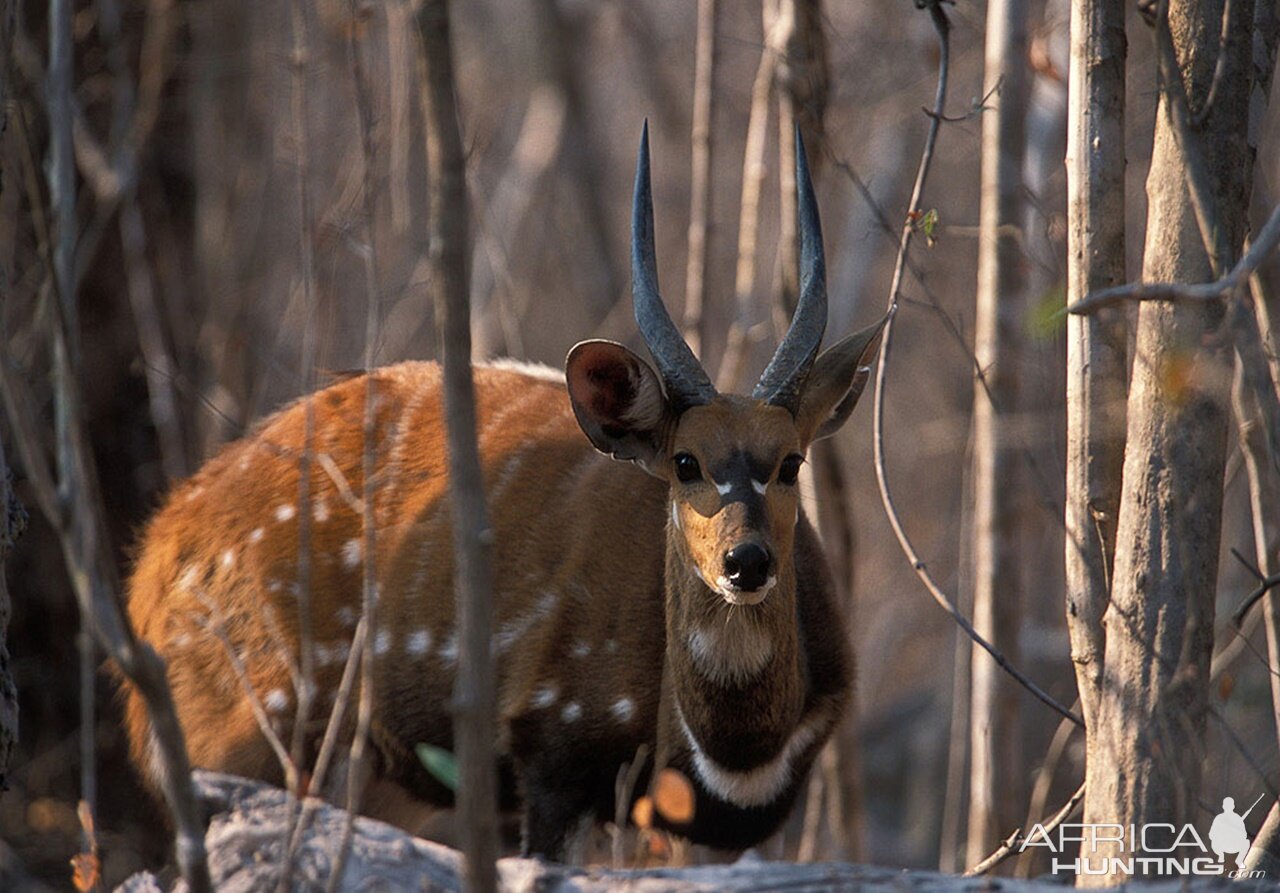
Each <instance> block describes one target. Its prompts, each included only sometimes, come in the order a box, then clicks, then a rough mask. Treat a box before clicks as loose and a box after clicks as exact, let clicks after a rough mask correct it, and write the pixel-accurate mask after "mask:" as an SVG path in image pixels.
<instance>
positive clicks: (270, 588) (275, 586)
mask: <svg viewBox="0 0 1280 893" xmlns="http://www.w3.org/2000/svg"><path fill="white" fill-rule="evenodd" d="M283 588H284V584H283V583H281V582H280V581H279V580H268V581H267V592H279V591H280V590H281V589H283Z"/></svg>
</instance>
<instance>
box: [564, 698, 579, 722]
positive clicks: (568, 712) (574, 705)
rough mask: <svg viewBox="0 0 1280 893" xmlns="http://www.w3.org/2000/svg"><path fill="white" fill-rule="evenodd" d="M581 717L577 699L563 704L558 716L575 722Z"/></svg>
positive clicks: (566, 720)
mask: <svg viewBox="0 0 1280 893" xmlns="http://www.w3.org/2000/svg"><path fill="white" fill-rule="evenodd" d="M581 717H582V705H581V704H579V703H578V702H577V701H570V702H569V703H567V704H565V705H564V709H563V710H561V711H560V718H561V719H563V720H564V721H565V722H577V721H578V720H579V719H580V718H581Z"/></svg>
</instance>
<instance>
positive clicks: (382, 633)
mask: <svg viewBox="0 0 1280 893" xmlns="http://www.w3.org/2000/svg"><path fill="white" fill-rule="evenodd" d="M390 650H391V631H390V630H385V629H380V630H378V635H377V636H375V637H374V639H373V653H374V654H378V655H382V654H386V653H387V652H388V651H390Z"/></svg>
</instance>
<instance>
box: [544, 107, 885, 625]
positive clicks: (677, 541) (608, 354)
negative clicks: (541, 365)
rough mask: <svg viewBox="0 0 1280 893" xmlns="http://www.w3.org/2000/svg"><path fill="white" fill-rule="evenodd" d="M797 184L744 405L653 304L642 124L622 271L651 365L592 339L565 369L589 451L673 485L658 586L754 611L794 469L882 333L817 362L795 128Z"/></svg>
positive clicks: (818, 326)
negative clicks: (784, 294) (780, 289)
mask: <svg viewBox="0 0 1280 893" xmlns="http://www.w3.org/2000/svg"><path fill="white" fill-rule="evenodd" d="M796 183H797V216H798V218H799V219H798V223H799V227H798V229H799V237H800V297H799V301H798V303H797V306H796V311H795V316H794V318H793V319H792V322H791V326H790V329H789V330H788V332H787V334H786V337H785V338H784V339H783V340H782V343H781V344H780V345H779V347H778V349H777V352H776V353H775V354H774V356H773V359H772V361H771V362H770V363H769V365H768V367H767V368H766V369H765V371H764V373H763V375H761V377H760V381H759V382H758V383H757V384H756V386H755V389H754V390H753V391H752V392H751V395H750V396H740V395H735V394H721V393H719V392H717V391H716V388H715V386H714V385H713V384H712V383H711V379H710V378H709V376H708V375H707V373H706V371H705V370H704V369H703V368H702V365H701V364H700V363H699V362H698V359H697V358H696V357H695V356H694V355H693V351H692V350H690V348H689V346H688V344H687V343H686V342H685V340H684V338H683V337H682V335H681V334H680V330H679V329H678V328H677V327H676V325H675V323H674V322H673V321H672V319H671V316H670V314H668V312H667V309H666V307H665V305H664V304H663V302H662V298H661V295H660V293H659V290H658V272H657V259H656V256H655V251H654V233H653V201H652V195H651V191H650V185H649V141H648V126H647V124H646V126H645V131H644V135H643V136H642V138H641V143H640V157H639V161H638V163H637V166H636V179H635V195H634V201H633V206H632V218H631V227H632V232H631V264H632V295H633V299H634V304H635V314H636V322H637V323H638V325H639V328H640V332H641V334H642V335H643V337H644V340H645V343H646V345H647V346H648V348H649V352H650V353H651V354H652V356H653V361H654V366H650V365H649V364H648V363H646V362H645V361H644V360H643V359H641V358H640V357H639V356H637V355H636V354H635V353H633V352H631V351H630V350H628V349H627V348H626V347H623V346H622V345H621V344H617V343H614V342H611V341H603V340H592V341H584V342H582V343H580V344H578V345H577V346H575V347H574V348H573V350H571V351H570V352H569V356H568V359H567V361H566V373H567V376H566V377H567V380H568V385H569V395H570V398H571V400H572V403H573V410H574V413H575V415H576V416H577V419H578V423H579V424H580V425H581V426H582V430H583V431H584V432H585V433H586V435H587V437H588V438H589V439H590V440H591V442H592V443H593V444H594V445H595V447H596V448H597V449H598V450H600V451H601V452H604V453H606V454H609V455H611V456H613V457H614V458H616V459H623V460H629V461H631V462H634V463H636V464H638V465H639V466H640V467H642V468H643V469H645V470H646V471H647V472H649V473H650V474H652V475H655V476H656V477H658V478H661V479H663V480H665V481H666V482H667V483H668V484H669V486H670V493H671V497H670V513H671V521H670V525H669V526H668V561H667V566H668V577H669V578H670V575H671V571H672V569H673V568H674V569H675V570H676V571H677V572H678V571H679V570H681V569H683V570H684V571H685V572H686V573H688V574H691V575H693V576H696V577H697V578H698V580H700V581H701V582H702V583H703V584H705V586H706V588H707V589H709V590H711V591H712V592H714V593H716V594H718V595H719V596H720V597H721V598H723V599H724V601H725V602H728V603H729V604H730V605H755V604H759V603H760V602H762V601H764V600H765V599H766V598H767V597H768V595H769V593H770V591H772V590H773V589H774V588H775V586H777V584H778V582H779V581H780V580H781V581H794V572H795V571H794V554H793V545H794V540H795V529H796V522H797V518H798V515H799V492H798V488H797V477H798V475H799V472H800V467H801V465H802V463H803V462H804V457H805V453H806V451H807V449H808V448H809V446H810V444H812V443H813V442H814V441H815V440H818V439H820V438H823V437H827V436H829V435H831V434H833V433H835V431H837V430H838V429H839V428H840V426H841V425H842V424H843V423H844V421H845V420H846V419H847V418H848V416H849V413H850V412H851V411H852V410H853V407H854V404H855V403H856V402H857V399H858V397H859V395H860V394H861V392H862V390H863V387H864V386H865V384H866V382H867V379H868V375H869V369H868V366H867V364H868V362H869V359H870V357H871V356H872V355H873V354H874V352H875V349H876V346H877V343H878V341H879V334H880V330H881V326H882V325H883V323H882V322H881V323H877V324H876V325H874V326H871V327H870V328H868V329H865V330H863V331H861V332H858V333H856V334H853V335H850V336H848V337H847V338H845V339H844V340H842V341H840V342H838V343H837V344H835V345H834V346H833V347H831V348H830V349H828V350H827V351H825V352H824V353H821V354H819V352H818V348H819V345H820V344H821V341H822V336H823V332H824V330H825V328H826V322H827V292H826V267H825V262H824V259H823V248H822V231H821V224H820V222H819V219H818V207H817V203H816V199H815V197H814V194H813V185H812V183H811V182H810V177H809V168H808V162H807V160H806V158H805V153H804V146H803V144H802V142H801V140H800V134H799V132H798V131H797V133H796ZM655 366H656V369H655V368H654V367H655ZM619 509H620V510H623V511H625V508H624V507H621V506H620V507H619ZM673 559H674V561H673ZM670 583H671V581H670V579H669V580H668V584H669V588H670Z"/></svg>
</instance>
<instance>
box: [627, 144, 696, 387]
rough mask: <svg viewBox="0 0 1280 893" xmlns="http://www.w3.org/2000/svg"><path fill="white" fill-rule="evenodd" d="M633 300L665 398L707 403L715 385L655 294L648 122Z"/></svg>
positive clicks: (636, 209)
mask: <svg viewBox="0 0 1280 893" xmlns="http://www.w3.org/2000/svg"><path fill="white" fill-rule="evenodd" d="M631 297H632V301H633V302H634V304H635V310H636V324H637V325H639V327H640V334H641V335H642V336H644V342H645V344H647V345H648V346H649V352H650V353H651V354H653V361H654V363H655V364H656V365H657V367H658V373H659V374H660V375H661V376H662V382H663V385H664V386H665V387H666V389H667V398H668V399H669V400H670V401H671V402H672V404H673V405H674V406H675V408H676V411H677V412H682V411H683V410H685V409H688V408H689V407H690V406H701V405H703V404H706V403H710V402H711V401H712V400H713V399H715V396H716V389H715V385H713V384H712V383H711V379H710V378H708V377H707V373H706V371H705V370H704V369H703V368H702V364H701V363H699V362H698V358H697V357H695V356H694V355H693V351H692V350H690V349H689V345H688V344H686V343H685V340H684V336H683V335H681V334H680V330H679V329H678V328H676V324H675V323H674V322H672V321H671V314H669V313H667V308H666V306H665V305H664V304H663V303H662V295H661V294H660V293H659V291H658V259H657V254H656V251H655V249H654V243H653V194H652V191H651V190H650V187H649V122H648V120H646V121H645V122H644V132H643V133H642V134H641V136H640V158H639V160H638V161H637V162H636V186H635V195H634V197H633V199H632V204H631Z"/></svg>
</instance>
